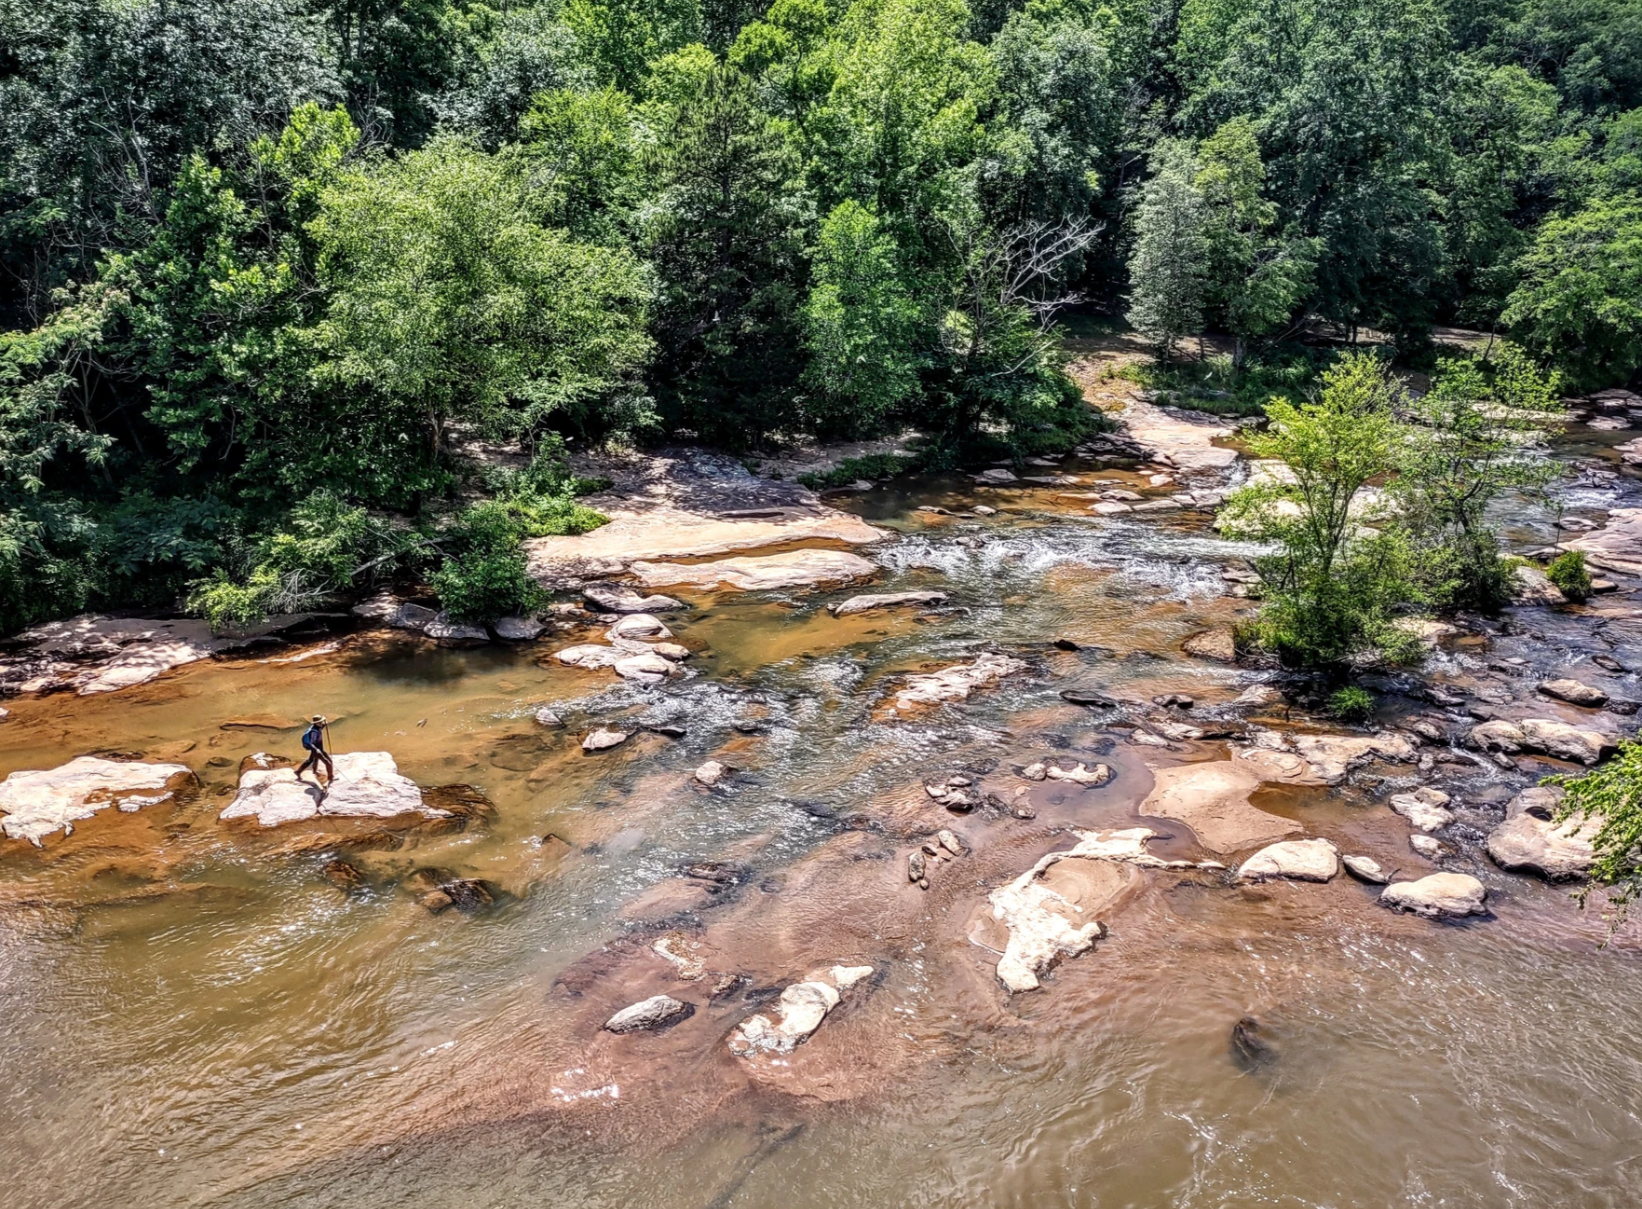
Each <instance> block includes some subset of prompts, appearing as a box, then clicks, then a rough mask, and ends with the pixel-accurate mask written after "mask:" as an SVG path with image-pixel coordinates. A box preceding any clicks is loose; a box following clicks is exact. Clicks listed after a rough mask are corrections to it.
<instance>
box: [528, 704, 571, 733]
mask: <svg viewBox="0 0 1642 1209" xmlns="http://www.w3.org/2000/svg"><path fill="white" fill-rule="evenodd" d="M531 717H533V718H534V719H535V720H536V725H537V726H545V727H548V728H549V729H553V728H556V727H561V726H563V725H564V719H563V718H561V717H559V715H558V714H556V713H554V712H553V711H552V710H550V709H548V708H547V706H545V705H544V706H542V708H541V709H539V710H537V711H536V712H535V713H534V714H532V715H531Z"/></svg>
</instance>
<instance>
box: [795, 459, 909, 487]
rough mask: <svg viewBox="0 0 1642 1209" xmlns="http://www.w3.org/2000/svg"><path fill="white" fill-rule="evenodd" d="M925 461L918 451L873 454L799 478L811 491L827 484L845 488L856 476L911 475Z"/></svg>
mask: <svg viewBox="0 0 1642 1209" xmlns="http://www.w3.org/2000/svg"><path fill="white" fill-rule="evenodd" d="M921 461H922V459H920V458H919V456H918V455H917V454H908V453H869V454H867V455H866V456H865V457H859V458H845V459H844V460H843V461H841V462H839V463H838V465H836V466H834V467H833V468H832V469H831V470H828V471H824V472H822V473H820V474H801V475H799V476H798V481H799V483H801V484H802V485H804V486H805V487H808V488H809V489H810V490H811V491H820V490H822V489H823V488H826V487H843V486H846V485H847V484H849V483H853V482H855V480H856V479H888V478H894V477H895V476H896V475H898V474H908V473H910V472H912V471H913V470H916V469H918V468H919V466H920V464H921Z"/></svg>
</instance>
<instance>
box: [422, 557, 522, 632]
mask: <svg viewBox="0 0 1642 1209" xmlns="http://www.w3.org/2000/svg"><path fill="white" fill-rule="evenodd" d="M429 582H430V583H431V584H432V585H433V590H434V591H435V592H437V593H438V594H439V603H440V604H442V605H444V607H445V609H446V610H447V611H448V612H449V613H450V614H451V616H452V617H457V618H460V619H461V620H463V621H495V620H496V618H498V617H505V616H507V615H509V614H513V613H528V612H530V611H531V610H533V609H537V608H540V607H541V604H542V601H543V600H544V599H545V593H543V591H542V589H541V587H540V586H539V585H538V584H537V583H536V581H535V580H533V579H532V578H531V577H530V572H529V571H528V570H527V569H526V567H525V559H524V555H522V554H520V553H519V552H518V551H517V550H484V551H474V552H472V553H470V554H468V555H466V556H465V557H462V558H447V559H446V560H445V561H444V563H443V564H441V565H440V567H439V569H438V570H437V571H435V572H434V573H433V574H432V575H431V576H430V577H429Z"/></svg>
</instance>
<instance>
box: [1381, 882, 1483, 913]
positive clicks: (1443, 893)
mask: <svg viewBox="0 0 1642 1209" xmlns="http://www.w3.org/2000/svg"><path fill="white" fill-rule="evenodd" d="M1487 898H1488V889H1487V887H1485V886H1484V885H1483V884H1482V883H1481V882H1479V881H1478V880H1477V879H1476V878H1474V877H1472V876H1471V875H1470V874H1469V873H1433V874H1431V875H1430V876H1429V877H1422V878H1420V879H1419V880H1418V881H1412V882H1393V883H1392V884H1391V885H1389V886H1387V887H1386V888H1385V889H1384V890H1382V891H1380V902H1382V903H1383V904H1385V905H1386V906H1388V907H1391V908H1392V909H1393V910H1397V911H1412V912H1413V913H1414V914H1416V915H1424V916H1427V917H1429V918H1432V919H1436V918H1439V917H1442V918H1459V917H1462V916H1466V915H1483V914H1486V913H1487V910H1488V908H1487V907H1486V906H1485V905H1484V904H1485V902H1486V901H1487Z"/></svg>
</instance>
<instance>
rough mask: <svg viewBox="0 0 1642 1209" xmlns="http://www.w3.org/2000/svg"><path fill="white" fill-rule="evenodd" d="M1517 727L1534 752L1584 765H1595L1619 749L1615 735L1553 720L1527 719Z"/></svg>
mask: <svg viewBox="0 0 1642 1209" xmlns="http://www.w3.org/2000/svg"><path fill="white" fill-rule="evenodd" d="M1517 725H1518V726H1519V727H1521V728H1522V735H1523V738H1524V739H1525V740H1526V741H1527V744H1526V745H1527V747H1528V748H1529V750H1531V751H1540V752H1544V753H1545V754H1546V755H1550V756H1557V757H1558V758H1560V759H1563V760H1573V761H1575V762H1577V763H1580V764H1595V763H1596V762H1597V761H1598V760H1600V759H1602V757H1603V756H1604V755H1606V754H1607V753H1608V752H1610V751H1612V750H1614V748H1615V747H1616V746H1617V744H1616V742H1615V740H1614V737H1613V736H1612V735H1605V734H1603V733H1602V732H1600V731H1594V730H1581V729H1580V728H1578V727H1576V726H1569V725H1568V724H1567V723H1566V722H1557V721H1555V720H1553V719H1550V718H1524V719H1523V720H1522V721H1521V722H1518V723H1517Z"/></svg>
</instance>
